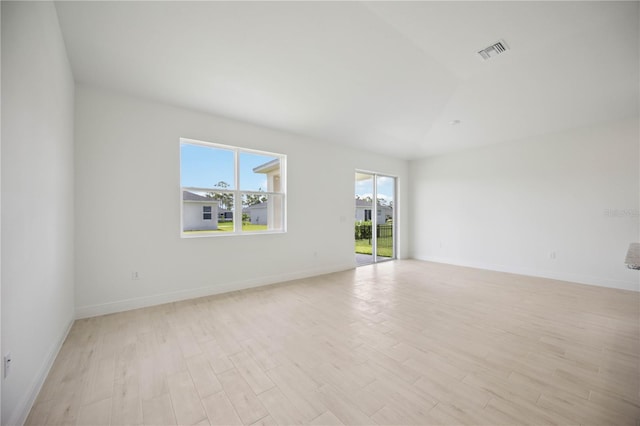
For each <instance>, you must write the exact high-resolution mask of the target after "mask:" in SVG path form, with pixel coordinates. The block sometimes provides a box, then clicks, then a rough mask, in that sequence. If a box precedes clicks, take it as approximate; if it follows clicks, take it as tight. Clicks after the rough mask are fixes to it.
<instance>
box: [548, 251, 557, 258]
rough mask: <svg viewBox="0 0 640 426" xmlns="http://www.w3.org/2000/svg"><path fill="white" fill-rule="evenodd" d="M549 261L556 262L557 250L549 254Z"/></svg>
mask: <svg viewBox="0 0 640 426" xmlns="http://www.w3.org/2000/svg"><path fill="white" fill-rule="evenodd" d="M549 259H551V260H556V252H555V250H554V251H550V252H549Z"/></svg>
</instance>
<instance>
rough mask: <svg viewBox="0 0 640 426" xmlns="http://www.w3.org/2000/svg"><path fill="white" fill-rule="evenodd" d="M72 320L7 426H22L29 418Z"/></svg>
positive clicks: (50, 351) (48, 354) (46, 358)
mask: <svg viewBox="0 0 640 426" xmlns="http://www.w3.org/2000/svg"><path fill="white" fill-rule="evenodd" d="M73 322H74V320H73V319H72V320H71V321H70V322H69V324H68V325H67V329H66V330H65V331H64V333H62V336H60V338H59V339H58V340H57V341H56V342H55V343H54V344H53V346H51V349H50V350H49V352H48V353H47V355H46V357H45V359H44V362H43V363H42V366H41V367H40V368H39V369H38V373H37V374H36V377H35V378H34V380H33V381H32V382H31V386H29V390H28V392H27V393H26V394H25V396H24V397H23V398H22V400H21V401H20V402H19V403H18V406H17V407H16V409H15V410H14V412H13V415H12V416H11V418H10V419H9V422H8V423H7V424H8V425H24V423H25V422H26V421H27V416H29V412H30V411H31V408H32V407H33V404H34V402H35V401H36V398H37V397H38V394H39V393H40V390H41V389H42V385H43V384H44V381H45V380H46V379H47V376H48V375H49V371H50V370H51V367H52V366H53V362H54V361H55V360H56V357H57V356H58V353H59V352H60V348H62V344H63V343H64V341H65V340H66V339H67V336H68V335H69V331H71V326H72V325H73Z"/></svg>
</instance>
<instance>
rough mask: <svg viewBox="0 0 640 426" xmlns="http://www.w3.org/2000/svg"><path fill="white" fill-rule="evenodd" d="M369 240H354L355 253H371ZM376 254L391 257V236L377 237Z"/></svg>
mask: <svg viewBox="0 0 640 426" xmlns="http://www.w3.org/2000/svg"><path fill="white" fill-rule="evenodd" d="M371 249H372V247H371V244H370V243H369V240H356V253H360V254H372V252H371ZM378 256H384V257H393V237H387V238H378Z"/></svg>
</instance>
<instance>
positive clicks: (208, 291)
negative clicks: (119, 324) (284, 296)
mask: <svg viewBox="0 0 640 426" xmlns="http://www.w3.org/2000/svg"><path fill="white" fill-rule="evenodd" d="M354 267H355V264H354V263H344V264H336V265H332V266H326V267H321V268H314V269H306V270H302V271H295V272H291V273H285V274H277V275H271V276H261V277H258V278H253V279H249V280H242V281H234V282H228V283H223V284H218V285H213V286H207V287H200V288H195V289H189V290H180V291H174V292H170V293H163V294H157V295H152V296H145V297H136V298H133V299H125V300H119V301H116V302H108V303H101V304H96V305H87V306H79V307H76V319H82V318H90V317H95V316H99V315H106V314H113V313H116V312H123V311H130V310H132V309H138V308H146V307H148V306H156V305H162V304H164V303H171V302H178V301H181V300H188V299H195V298H198V297H204V296H211V295H214V294H222V293H229V292H231V291H237V290H246V289H249V288H254V287H261V286H265V285H269V284H275V283H279V282H285V281H291V280H297V279H301V278H308V277H313V276H317V275H324V274H330V273H332V272H339V271H346V270H348V269H353V268H354Z"/></svg>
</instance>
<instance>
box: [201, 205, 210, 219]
mask: <svg viewBox="0 0 640 426" xmlns="http://www.w3.org/2000/svg"><path fill="white" fill-rule="evenodd" d="M202 220H211V206H202Z"/></svg>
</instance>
